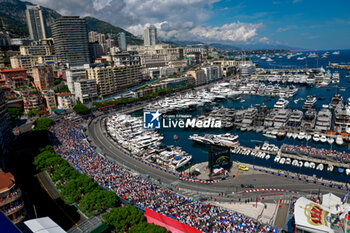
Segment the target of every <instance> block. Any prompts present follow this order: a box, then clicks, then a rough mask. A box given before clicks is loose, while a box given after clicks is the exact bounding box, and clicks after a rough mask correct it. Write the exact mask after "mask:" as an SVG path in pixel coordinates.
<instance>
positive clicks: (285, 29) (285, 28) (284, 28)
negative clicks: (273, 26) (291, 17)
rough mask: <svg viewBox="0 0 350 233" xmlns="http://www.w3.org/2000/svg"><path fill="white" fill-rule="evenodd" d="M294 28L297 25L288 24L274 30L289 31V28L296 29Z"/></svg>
mask: <svg viewBox="0 0 350 233" xmlns="http://www.w3.org/2000/svg"><path fill="white" fill-rule="evenodd" d="M296 28H297V26H295V25H292V26H288V27H283V28H278V29H277V30H276V32H285V31H289V30H292V29H296Z"/></svg>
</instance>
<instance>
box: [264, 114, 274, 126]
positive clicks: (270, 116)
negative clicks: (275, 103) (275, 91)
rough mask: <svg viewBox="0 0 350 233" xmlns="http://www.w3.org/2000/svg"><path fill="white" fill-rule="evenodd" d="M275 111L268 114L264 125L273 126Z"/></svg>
mask: <svg viewBox="0 0 350 233" xmlns="http://www.w3.org/2000/svg"><path fill="white" fill-rule="evenodd" d="M275 115H276V114H275V112H274V111H271V112H269V114H267V115H266V117H265V120H264V126H265V127H272V126H273V124H274V121H275Z"/></svg>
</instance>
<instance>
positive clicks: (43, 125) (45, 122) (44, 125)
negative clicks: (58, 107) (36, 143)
mask: <svg viewBox="0 0 350 233" xmlns="http://www.w3.org/2000/svg"><path fill="white" fill-rule="evenodd" d="M52 122H53V120H52V119H50V118H47V117H43V118H39V119H37V120H36V122H35V128H34V130H48V129H49V126H50V125H51V124H52Z"/></svg>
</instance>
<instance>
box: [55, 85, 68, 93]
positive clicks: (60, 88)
mask: <svg viewBox="0 0 350 233" xmlns="http://www.w3.org/2000/svg"><path fill="white" fill-rule="evenodd" d="M65 92H69V93H70V91H69V88H68V86H67V85H60V86H58V87H57V88H56V89H55V93H65Z"/></svg>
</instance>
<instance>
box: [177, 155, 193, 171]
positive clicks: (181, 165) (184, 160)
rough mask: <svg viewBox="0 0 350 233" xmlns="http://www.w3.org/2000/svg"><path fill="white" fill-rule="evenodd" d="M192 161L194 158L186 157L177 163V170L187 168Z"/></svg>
mask: <svg viewBox="0 0 350 233" xmlns="http://www.w3.org/2000/svg"><path fill="white" fill-rule="evenodd" d="M191 160H192V156H191V155H189V156H184V157H182V158H181V159H180V161H179V162H178V163H177V165H176V166H175V169H179V168H180V167H183V166H185V165H186V164H188V163H189V162H190V161H191Z"/></svg>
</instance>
